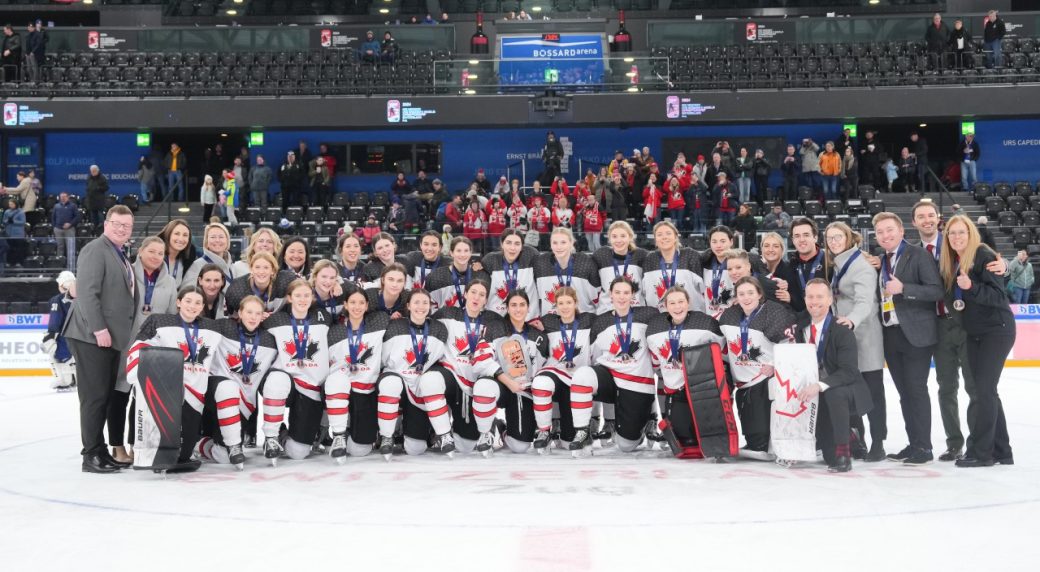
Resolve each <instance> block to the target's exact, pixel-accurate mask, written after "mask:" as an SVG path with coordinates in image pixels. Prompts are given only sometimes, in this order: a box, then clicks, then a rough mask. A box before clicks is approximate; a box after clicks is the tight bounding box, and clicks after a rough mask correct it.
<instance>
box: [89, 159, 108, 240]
mask: <svg viewBox="0 0 1040 572" xmlns="http://www.w3.org/2000/svg"><path fill="white" fill-rule="evenodd" d="M106 196H108V178H106V177H105V176H104V175H102V174H101V169H100V168H99V167H98V166H97V165H91V166H90V175H89V176H88V177H87V190H86V193H85V194H84V197H85V198H86V200H85V201H84V204H85V206H86V207H87V212H88V213H90V222H91V223H93V224H94V227H95V228H98V227H100V226H101V223H102V221H104V220H105V197H106Z"/></svg>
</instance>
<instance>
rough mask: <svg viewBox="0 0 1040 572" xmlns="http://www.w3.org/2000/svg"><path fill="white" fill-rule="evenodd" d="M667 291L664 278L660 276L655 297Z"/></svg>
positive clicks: (662, 296) (661, 295)
mask: <svg viewBox="0 0 1040 572" xmlns="http://www.w3.org/2000/svg"><path fill="white" fill-rule="evenodd" d="M708 290H709V291H710V290H711V288H708ZM667 291H668V286H666V285H665V283H664V279H663V278H662V279H661V281H660V282H658V283H657V297H658V298H659V299H660V298H664V293H665V292H667Z"/></svg>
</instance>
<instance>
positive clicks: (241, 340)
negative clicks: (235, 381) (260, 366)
mask: <svg viewBox="0 0 1040 572" xmlns="http://www.w3.org/2000/svg"><path fill="white" fill-rule="evenodd" d="M247 340H248V341H249V342H250V343H251V344H252V345H253V348H252V349H249V348H248V347H247V346H246V341H247ZM259 344H260V335H259V332H253V333H252V334H250V335H249V336H248V337H247V336H246V331H245V328H243V327H242V326H239V327H238V348H239V351H240V352H241V354H242V376H243V377H245V378H248V377H249V374H251V373H253V366H254V365H255V364H256V348H257V346H258V345H259Z"/></svg>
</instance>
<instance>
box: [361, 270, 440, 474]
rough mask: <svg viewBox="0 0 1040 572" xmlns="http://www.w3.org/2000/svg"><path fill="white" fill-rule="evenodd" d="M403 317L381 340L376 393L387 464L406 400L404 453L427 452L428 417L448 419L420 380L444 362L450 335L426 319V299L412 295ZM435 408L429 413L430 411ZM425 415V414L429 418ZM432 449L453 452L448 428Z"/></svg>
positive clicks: (381, 448) (381, 446)
mask: <svg viewBox="0 0 1040 572" xmlns="http://www.w3.org/2000/svg"><path fill="white" fill-rule="evenodd" d="M405 309H406V312H407V316H406V317H404V318H399V319H396V320H392V321H391V322H390V325H389V326H387V328H386V333H385V334H384V335H383V357H382V373H380V374H379V380H378V381H377V382H376V383H377V386H378V388H379V399H378V414H377V415H378V418H379V454H381V455H383V457H384V458H385V459H387V460H390V456H391V455H393V452H394V433H395V431H396V427H397V418H398V416H399V414H400V409H401V398H402V397H404V398H405V399H404V423H403V433H404V449H405V451H406V452H408V454H410V455H421V454H422V453H424V452H426V449H427V448H428V443H429V439H430V434H431V429H432V426H431V423H430V417H431V416H441V415H447V413H448V405H447V404H446V403H445V401H444V395H443V394H435V395H424V394H423V393H422V392H421V390H420V387H419V379H420V377H421V376H422V375H423V373H425V372H426V371H428V370H429V369H430V368H432V367H433V366H434V365H435V364H436V363H437V362H438V361H440V359H441V358H442V357H443V356H444V350H445V346H444V340H446V339H448V329H447V328H445V327H444V324H442V323H440V322H439V321H437V320H434V319H432V318H431V317H430V294H429V293H428V292H427V291H426V290H418V289H417V290H412V291H411V292H410V293H409V294H408V302H407V303H406V308H405ZM431 404H432V405H435V406H436V407H434V408H432V409H431V408H430V405H431ZM427 411H429V413H427ZM434 449H436V450H438V451H440V452H443V453H453V452H454V451H455V440H454V439H453V438H452V436H451V430H450V428H449V429H448V430H447V431H446V432H444V433H442V434H438V435H436V436H435V439H434Z"/></svg>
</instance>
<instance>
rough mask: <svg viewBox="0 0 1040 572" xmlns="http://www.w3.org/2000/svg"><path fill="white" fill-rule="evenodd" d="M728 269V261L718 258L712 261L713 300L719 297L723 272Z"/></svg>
mask: <svg viewBox="0 0 1040 572" xmlns="http://www.w3.org/2000/svg"><path fill="white" fill-rule="evenodd" d="M724 270H726V262H725V261H723V262H719V261H718V259H715V260H712V261H711V292H710V293H711V300H712V301H715V300H718V299H719V286H721V285H722V272H723V271H724Z"/></svg>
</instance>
